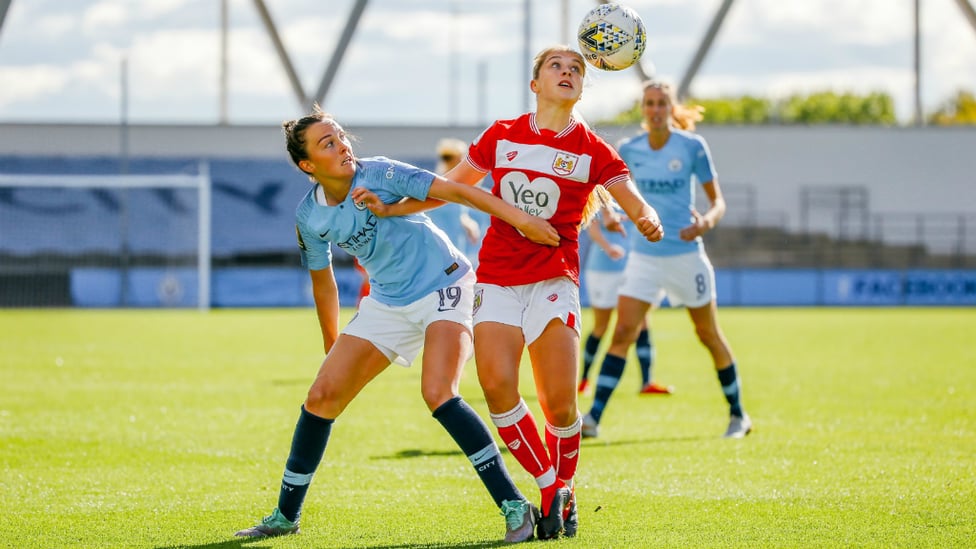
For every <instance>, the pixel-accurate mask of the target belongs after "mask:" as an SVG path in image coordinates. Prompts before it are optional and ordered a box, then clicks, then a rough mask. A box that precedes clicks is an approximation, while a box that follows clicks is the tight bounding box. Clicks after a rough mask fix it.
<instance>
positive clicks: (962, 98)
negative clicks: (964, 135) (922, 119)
mask: <svg viewBox="0 0 976 549" xmlns="http://www.w3.org/2000/svg"><path fill="white" fill-rule="evenodd" d="M929 123H930V124H936V125H939V126H951V125H956V124H976V96H974V95H973V93H972V92H967V91H963V90H959V91H958V92H957V93H956V96H955V97H954V98H952V99H949V100H947V101H946V102H945V103H943V105H942V106H941V107H939V109H938V110H936V111H935V112H934V113H932V115H931V116H930V117H929Z"/></svg>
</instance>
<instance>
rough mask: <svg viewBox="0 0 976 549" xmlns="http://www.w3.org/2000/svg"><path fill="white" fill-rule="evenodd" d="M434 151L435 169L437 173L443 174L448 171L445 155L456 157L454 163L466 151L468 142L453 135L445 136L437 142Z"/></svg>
mask: <svg viewBox="0 0 976 549" xmlns="http://www.w3.org/2000/svg"><path fill="white" fill-rule="evenodd" d="M436 151H437V168H436V169H435V171H436V172H437V173H439V174H444V173H445V172H447V171H448V164H447V159H446V158H445V157H451V158H455V159H457V161H456V162H454V164H453V165H456V164H457V163H458V162H460V161H461V159H462V158H464V155H465V154H466V153H467V152H468V144H467V143H465V142H464V141H461V140H460V139H456V138H454V137H445V138H444V139H441V140H440V141H438V142H437V147H436ZM453 165H452V166H453Z"/></svg>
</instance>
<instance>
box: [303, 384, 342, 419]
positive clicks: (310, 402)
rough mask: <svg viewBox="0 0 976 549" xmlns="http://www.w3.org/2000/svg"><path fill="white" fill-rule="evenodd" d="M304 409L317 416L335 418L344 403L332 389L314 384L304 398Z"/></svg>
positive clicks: (324, 385)
mask: <svg viewBox="0 0 976 549" xmlns="http://www.w3.org/2000/svg"><path fill="white" fill-rule="evenodd" d="M305 408H306V409H307V410H308V411H310V412H312V413H313V414H315V415H317V416H320V417H328V418H335V417H338V416H339V414H340V413H342V410H343V408H345V403H344V402H342V399H341V398H340V396H339V394H338V392H337V391H336V390H335V389H334V388H332V387H331V386H329V385H326V384H319V383H315V384H312V387H311V388H309V390H308V395H306V397H305Z"/></svg>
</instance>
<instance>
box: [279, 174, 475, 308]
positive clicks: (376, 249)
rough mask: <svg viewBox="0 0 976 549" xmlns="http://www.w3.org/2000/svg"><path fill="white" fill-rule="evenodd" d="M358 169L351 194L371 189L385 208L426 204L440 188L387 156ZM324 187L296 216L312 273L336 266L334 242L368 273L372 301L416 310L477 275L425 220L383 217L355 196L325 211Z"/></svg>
mask: <svg viewBox="0 0 976 549" xmlns="http://www.w3.org/2000/svg"><path fill="white" fill-rule="evenodd" d="M356 166H357V169H356V175H355V176H354V177H353V180H352V188H356V187H365V188H367V189H369V190H371V191H373V192H374V193H376V195H377V196H379V198H380V200H382V201H383V202H384V203H385V204H392V203H394V202H399V201H400V200H401V199H403V198H404V197H410V198H415V199H417V200H426V199H427V193H428V192H429V191H430V185H431V183H432V182H433V181H434V174H433V173H432V172H429V171H427V170H424V169H421V168H417V167H415V166H411V165H410V164H405V163H403V162H399V161H396V160H391V159H389V158H384V157H381V156H377V157H372V158H360V159H358V160H357V162H356ZM317 188H318V185H313V186H312V188H311V189H310V190H309V192H308V193H307V194H306V195H305V198H303V199H302V201H301V202H300V203H299V204H298V208H297V210H296V212H295V218H296V228H297V231H298V245H299V248H300V250H301V255H302V265H304V266H305V267H307V268H308V269H309V270H320V269H324V268H326V267H328V266H329V265H330V264H331V263H332V250H331V249H330V244H331V243H335V245H336V246H338V247H339V248H342V249H343V250H345V251H346V252H347V253H349V254H350V255H352V256H355V257H356V258H357V259H358V260H359V263H360V265H362V266H363V268H364V269H366V273H367V274H368V275H369V283H370V296H372V297H373V298H374V299H376V300H377V301H379V302H380V303H384V304H386V305H393V306H403V305H408V304H410V303H413V302H414V301H416V300H417V299H420V298H421V297H423V296H425V295H428V294H430V293H431V292H433V291H435V290H437V289H438V288H443V287H445V286H449V285H451V284H452V283H454V282H456V281H457V280H458V279H460V278H461V277H462V276H464V275H465V274H466V273H467V272H468V271H470V270H471V264H470V263H469V262H468V260H467V259H466V258H465V257H464V255H463V254H462V253H461V252H460V251H458V250H457V248H455V247H454V246H453V245H452V244H451V243H450V241H449V240H448V238H447V236H446V235H445V234H444V232H443V231H441V230H440V229H438V228H437V227H436V226H435V225H434V224H433V223H432V222H431V220H430V218H428V217H427V216H426V215H424V214H422V213H421V214H412V215H405V216H394V217H377V216H375V215H373V213H372V212H370V211H369V210H368V209H366V207H365V206H359V205H357V204H354V203H353V200H352V197H351V196H347V197H346V199H345V200H344V201H343V202H342V203H341V204H338V205H336V206H323V205H321V204H319V203H318V202H317V201H316V199H315V192H316V189H317ZM350 191H351V189H350ZM351 194H352V193H351V192H350V195H351Z"/></svg>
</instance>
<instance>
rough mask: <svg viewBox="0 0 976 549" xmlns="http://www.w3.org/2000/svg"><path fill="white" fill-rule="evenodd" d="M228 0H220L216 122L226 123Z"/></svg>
mask: <svg viewBox="0 0 976 549" xmlns="http://www.w3.org/2000/svg"><path fill="white" fill-rule="evenodd" d="M227 1H228V0H220V81H219V84H218V85H219V87H220V90H219V92H218V94H219V97H218V99H217V101H218V102H219V105H218V108H219V114H218V116H217V122H218V123H220V124H223V125H226V124H227V122H228V118H227V28H228V20H229V19H230V17H229V12H228V7H227Z"/></svg>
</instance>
